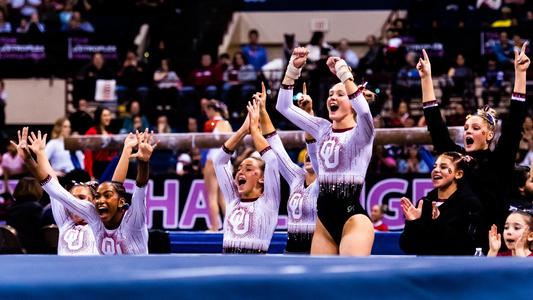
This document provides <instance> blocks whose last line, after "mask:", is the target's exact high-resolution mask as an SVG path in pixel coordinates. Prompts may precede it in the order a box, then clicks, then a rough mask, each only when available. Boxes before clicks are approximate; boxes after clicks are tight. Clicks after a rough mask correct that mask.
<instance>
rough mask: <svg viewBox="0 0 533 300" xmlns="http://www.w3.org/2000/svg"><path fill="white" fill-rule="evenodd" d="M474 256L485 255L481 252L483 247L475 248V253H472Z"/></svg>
mask: <svg viewBox="0 0 533 300" xmlns="http://www.w3.org/2000/svg"><path fill="white" fill-rule="evenodd" d="M474 256H479V257H482V256H485V254H483V249H481V248H476V253H474Z"/></svg>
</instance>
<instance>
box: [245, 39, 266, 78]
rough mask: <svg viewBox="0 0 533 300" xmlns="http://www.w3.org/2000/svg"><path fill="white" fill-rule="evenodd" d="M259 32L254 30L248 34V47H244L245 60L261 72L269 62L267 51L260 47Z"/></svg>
mask: <svg viewBox="0 0 533 300" xmlns="http://www.w3.org/2000/svg"><path fill="white" fill-rule="evenodd" d="M258 42H259V32H258V31H257V30H256V29H252V30H250V31H249V32H248V45H246V46H244V47H242V52H243V54H244V59H245V60H246V61H247V62H248V63H249V64H251V65H252V66H254V69H255V70H256V71H261V68H262V67H263V66H264V65H265V64H266V63H267V62H268V59H267V52H266V49H265V48H264V47H263V46H261V45H259V43H258Z"/></svg>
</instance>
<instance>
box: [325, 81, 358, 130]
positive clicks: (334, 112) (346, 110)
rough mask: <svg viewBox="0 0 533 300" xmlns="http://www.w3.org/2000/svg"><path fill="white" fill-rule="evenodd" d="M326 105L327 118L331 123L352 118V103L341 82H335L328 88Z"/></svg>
mask: <svg viewBox="0 0 533 300" xmlns="http://www.w3.org/2000/svg"><path fill="white" fill-rule="evenodd" d="M327 106H328V113H329V118H330V120H332V121H333V123H335V122H342V121H343V120H344V119H346V118H352V119H354V114H353V110H352V105H351V104H350V99H348V94H347V93H346V89H345V88H344V84H342V83H337V84H336V85H334V86H333V87H332V88H331V89H330V90H329V97H328V101H327Z"/></svg>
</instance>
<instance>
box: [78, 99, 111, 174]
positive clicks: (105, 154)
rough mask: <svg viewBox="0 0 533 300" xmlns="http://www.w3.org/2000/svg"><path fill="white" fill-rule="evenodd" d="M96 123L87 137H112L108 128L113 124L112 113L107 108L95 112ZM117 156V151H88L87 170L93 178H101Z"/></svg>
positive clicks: (86, 158) (86, 155) (86, 157)
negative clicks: (99, 135)
mask: <svg viewBox="0 0 533 300" xmlns="http://www.w3.org/2000/svg"><path fill="white" fill-rule="evenodd" d="M94 122H95V126H94V127H91V128H89V130H87V132H86V133H85V135H98V134H101V135H111V133H110V132H109V131H108V127H109V125H110V124H111V111H109V110H108V109H107V108H102V107H99V108H98V109H96V111H95V112H94ZM116 154H117V152H116V151H115V150H105V149H104V150H97V151H91V150H86V151H85V160H84V163H85V170H87V172H89V175H91V178H93V179H97V178H99V177H100V176H101V175H102V174H103V173H104V171H105V169H106V168H107V166H108V164H109V162H111V160H112V159H113V157H115V155H116Z"/></svg>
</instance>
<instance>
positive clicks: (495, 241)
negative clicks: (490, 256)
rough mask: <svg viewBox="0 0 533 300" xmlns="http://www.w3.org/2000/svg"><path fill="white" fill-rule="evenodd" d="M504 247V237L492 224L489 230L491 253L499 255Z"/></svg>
mask: <svg viewBox="0 0 533 300" xmlns="http://www.w3.org/2000/svg"><path fill="white" fill-rule="evenodd" d="M501 246H502V235H501V234H499V233H498V227H497V226H496V225H494V224H492V226H491V228H490V230H489V247H490V252H494V253H498V251H500V248H501Z"/></svg>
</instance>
